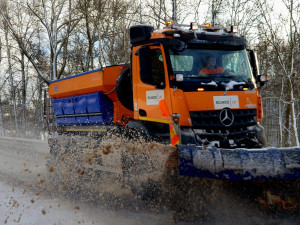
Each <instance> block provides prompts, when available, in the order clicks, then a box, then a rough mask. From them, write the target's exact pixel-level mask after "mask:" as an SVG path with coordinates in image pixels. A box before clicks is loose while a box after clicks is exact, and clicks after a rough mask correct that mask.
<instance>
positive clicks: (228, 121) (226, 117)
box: [220, 108, 234, 127]
mask: <svg viewBox="0 0 300 225" xmlns="http://www.w3.org/2000/svg"><path fill="white" fill-rule="evenodd" d="M233 121H234V116H233V112H232V111H231V110H230V109H227V108H225V109H222V111H221V113H220V122H221V123H222V124H223V125H224V126H225V127H229V126H231V125H232V124H233Z"/></svg>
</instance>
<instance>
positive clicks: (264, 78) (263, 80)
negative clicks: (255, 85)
mask: <svg viewBox="0 0 300 225" xmlns="http://www.w3.org/2000/svg"><path fill="white" fill-rule="evenodd" d="M268 80H269V76H268V75H267V74H262V75H258V76H257V78H256V81H257V82H259V83H260V86H261V87H262V86H264V84H265V83H266V82H267V81H268Z"/></svg>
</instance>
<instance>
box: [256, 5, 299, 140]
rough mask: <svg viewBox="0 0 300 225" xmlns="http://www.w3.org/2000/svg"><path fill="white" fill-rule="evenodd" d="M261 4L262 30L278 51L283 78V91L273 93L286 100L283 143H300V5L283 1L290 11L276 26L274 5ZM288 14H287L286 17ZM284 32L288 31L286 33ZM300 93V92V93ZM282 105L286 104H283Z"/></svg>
mask: <svg viewBox="0 0 300 225" xmlns="http://www.w3.org/2000/svg"><path fill="white" fill-rule="evenodd" d="M256 3H257V6H258V8H259V10H260V14H261V18H262V21H261V29H260V30H261V32H262V35H263V36H264V38H265V39H266V41H267V42H268V43H269V44H270V45H271V46H272V48H273V53H274V54H275V56H276V57H275V61H273V62H274V65H273V67H274V68H275V71H276V73H277V77H278V78H277V79H281V80H282V82H280V84H281V90H283V91H282V92H281V93H280V94H279V95H278V92H277V93H276V92H273V96H277V98H278V99H279V100H280V101H281V102H282V103H283V105H284V106H282V107H283V109H284V111H283V115H282V118H280V120H281V121H282V122H280V123H279V124H280V125H281V126H282V127H281V128H280V129H282V131H283V138H282V139H283V145H297V146H299V135H298V122H297V115H298V112H297V106H296V104H297V102H299V97H297V89H299V85H298V83H299V82H296V81H297V80H299V68H297V66H296V65H297V64H298V63H299V59H298V58H297V57H296V55H297V54H299V47H298V46H299V43H298V41H299V39H298V37H297V34H296V31H298V29H299V27H297V26H298V24H299V14H297V13H296V12H297V10H299V8H298V7H299V5H298V6H297V8H296V5H295V4H294V1H293V0H283V1H282V3H283V4H284V6H285V7H286V9H287V10H286V12H287V13H286V14H285V15H284V14H281V15H279V17H277V18H279V19H280V22H281V25H280V26H278V27H275V26H276V24H274V21H272V18H273V17H274V15H272V14H271V13H270V11H269V8H270V6H269V5H268V4H267V2H266V1H262V0H257V1H256ZM286 15H287V16H286ZM282 24H285V25H286V26H285V27H284V29H280V27H282ZM282 34H286V36H287V37H288V38H285V37H286V36H283V35H282ZM298 96H299V95H298ZM281 105H282V104H281Z"/></svg>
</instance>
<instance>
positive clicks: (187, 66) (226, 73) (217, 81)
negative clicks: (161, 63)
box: [169, 48, 255, 92]
mask: <svg viewBox="0 0 300 225" xmlns="http://www.w3.org/2000/svg"><path fill="white" fill-rule="evenodd" d="M169 54H170V60H171V65H172V69H173V73H174V75H178V74H182V75H183V80H181V81H177V82H176V86H177V87H178V88H180V89H182V90H183V91H185V92H188V91H197V90H199V88H201V89H202V90H206V91H218V90H226V91H230V90H232V91H233V90H234V91H236V90H245V89H253V88H254V87H255V83H254V78H253V75H252V71H251V69H250V64H249V61H248V56H247V52H246V50H245V49H242V48H239V49H232V48H230V49H198V48H187V49H185V50H184V51H176V50H173V49H171V48H170V49H169Z"/></svg>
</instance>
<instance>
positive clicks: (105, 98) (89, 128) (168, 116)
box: [49, 23, 300, 180]
mask: <svg viewBox="0 0 300 225" xmlns="http://www.w3.org/2000/svg"><path fill="white" fill-rule="evenodd" d="M130 42H131V44H132V52H131V59H130V64H129V65H117V66H109V67H104V68H101V69H98V70H94V71H90V72H86V73H82V74H78V75H75V76H70V77H66V78H64V79H60V80H55V81H52V82H51V84H50V86H49V95H50V96H51V98H52V102H53V110H54V116H55V121H56V124H57V126H58V129H59V133H61V134H63V133H78V134H81V133H90V132H98V133H106V132H108V131H109V130H111V129H115V128H116V127H123V128H124V129H130V130H135V131H138V132H139V133H141V134H142V136H143V138H146V139H147V140H148V141H158V142H162V143H168V144H172V145H174V146H177V147H176V149H177V150H178V153H179V175H182V176H197V177H208V178H217V179H227V180H251V179H253V180H256V179H299V177H300V149H299V148H264V147H265V146H264V145H265V144H266V140H265V136H264V130H263V127H262V126H261V125H260V124H259V123H260V122H261V121H262V118H263V109H262V99H261V96H260V94H259V93H258V91H259V89H260V87H261V86H263V85H264V83H265V82H266V81H267V76H266V75H261V74H259V68H258V65H257V60H256V56H255V53H254V52H253V51H252V50H249V49H247V44H246V39H245V37H243V36H239V35H237V31H236V27H234V26H232V27H231V30H229V31H228V30H226V29H224V28H221V27H211V26H204V25H203V26H199V25H198V24H196V23H192V24H191V25H189V26H183V25H180V26H179V25H176V24H169V25H168V26H167V27H166V28H164V29H162V30H155V31H154V29H153V27H152V26H148V25H136V26H132V27H131V28H130Z"/></svg>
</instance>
